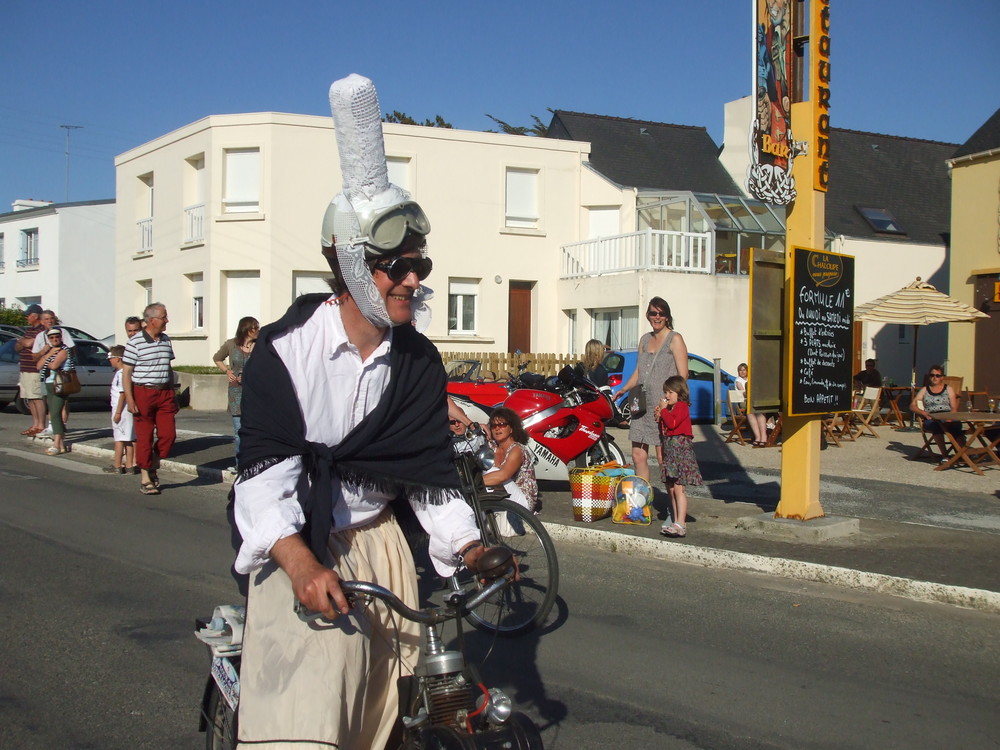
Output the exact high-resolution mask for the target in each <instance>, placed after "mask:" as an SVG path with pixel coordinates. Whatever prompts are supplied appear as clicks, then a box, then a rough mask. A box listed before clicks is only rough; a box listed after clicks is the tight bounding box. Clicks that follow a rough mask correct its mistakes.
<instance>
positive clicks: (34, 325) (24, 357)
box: [14, 305, 45, 437]
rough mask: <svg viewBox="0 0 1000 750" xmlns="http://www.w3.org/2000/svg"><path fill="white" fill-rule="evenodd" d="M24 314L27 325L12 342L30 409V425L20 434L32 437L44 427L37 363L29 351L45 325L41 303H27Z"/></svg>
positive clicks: (23, 391)
mask: <svg viewBox="0 0 1000 750" xmlns="http://www.w3.org/2000/svg"><path fill="white" fill-rule="evenodd" d="M24 314H25V315H26V316H27V318H28V325H27V327H26V328H25V331H24V335H23V336H22V337H21V338H19V339H18V340H17V343H15V344H14V351H16V352H17V353H18V356H19V357H20V362H19V369H20V371H21V380H20V385H21V398H23V399H24V400H25V401H26V402H27V404H28V409H29V411H31V427H29V428H28V429H26V430H24V431H23V432H22V433H21V434H22V435H27V436H29V437H34V436H35V435H37V434H38V433H39V432H41V431H42V430H44V429H45V400H44V399H43V398H42V381H41V379H39V377H38V365H36V364H35V358H34V357H33V356H32V354H31V352H32V347H34V345H35V339H36V338H37V337H38V334H40V333H41V332H42V331H44V330H45V326H43V325H42V306H41V305H28V309H27V310H25V311H24Z"/></svg>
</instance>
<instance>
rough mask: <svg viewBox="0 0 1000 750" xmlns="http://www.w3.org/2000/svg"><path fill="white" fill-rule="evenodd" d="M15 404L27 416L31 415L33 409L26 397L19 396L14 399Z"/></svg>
mask: <svg viewBox="0 0 1000 750" xmlns="http://www.w3.org/2000/svg"><path fill="white" fill-rule="evenodd" d="M14 406H16V407H17V410H18V411H19V412H21V413H22V414H24V415H25V416H31V409H30V408H29V407H28V401H27V400H26V399H23V398H21V397H20V396H18V397H17V399H15V401H14Z"/></svg>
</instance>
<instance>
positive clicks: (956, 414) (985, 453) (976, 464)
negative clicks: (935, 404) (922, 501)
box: [934, 411, 1000, 476]
mask: <svg viewBox="0 0 1000 750" xmlns="http://www.w3.org/2000/svg"><path fill="white" fill-rule="evenodd" d="M934 418H935V419H937V420H939V421H944V420H949V419H950V420H953V421H955V422H965V423H966V424H968V425H969V426H970V427H971V428H972V433H971V434H969V435H966V436H965V445H962V443H961V442H960V441H959V439H958V438H957V437H956V436H955V435H952V434H951V433H950V432H947V431H946V432H945V433H944V434H945V435H947V436H948V439H949V440H951V444H952V445H953V446H954V447H955V455H954V456H952V457H951V458H950V459H948V461H946V462H945V463H943V464H941V465H940V466H937V467H935V471H941V470H942V469H950V468H951V467H952V466H954V465H955V464H957V463H958V462H959V461H965V463H966V464H968V465H969V466H970V467H971V468H972V470H973V471H974V472H976V473H977V474H979V475H980V476H982V475H983V470H982V469H981V468H980V466H981V465H983V464H990V463H992V464H994V465H996V466H1000V456H998V455H997V444H998V443H1000V431H998V432H997V435H996V437H995V438H993V439H992V440H991V439H990V438H988V437H987V436H986V428H987V427H991V426H992V425H993V424H994V423H997V422H1000V414H993V413H991V412H988V411H946V412H936V413H935V414H934Z"/></svg>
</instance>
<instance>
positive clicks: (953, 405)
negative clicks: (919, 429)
mask: <svg viewBox="0 0 1000 750" xmlns="http://www.w3.org/2000/svg"><path fill="white" fill-rule="evenodd" d="M926 382H927V385H925V386H924V387H923V388H921V389H920V390H919V391H917V395H916V397H915V398H914V399H913V413H914V414H918V415H920V416H921V417H922V418H923V420H924V432H926V433H928V434H930V435H933V436H934V442H935V443H937V447H938V450H940V451H941V463H944V462H945V461H947V460H948V459H947V458H945V455H946V454H947V452H948V449H947V447H946V446H945V442H944V433H945V431H946V430H947V431H948V432H949V433H951V434H952V435H954V436H955V437H956V438H957V439H958V440H959V441H960V442H964V440H965V435H964V434H963V433H962V423H961V422H953V421H951V420H945V421H940V420H937V419H935V418H934V415H935V414H940V413H942V412H946V411H958V394H957V393H955V390H954V389H953V388H952V387H951V386H950V385H948V384H947V383H945V382H944V368H943V367H941V365H931V368H930V370H928V373H927V381H926Z"/></svg>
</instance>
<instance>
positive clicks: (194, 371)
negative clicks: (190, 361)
mask: <svg viewBox="0 0 1000 750" xmlns="http://www.w3.org/2000/svg"><path fill="white" fill-rule="evenodd" d="M174 372H186V373H188V374H189V375H225V373H224V372H223V371H222V370H220V369H219V368H218V367H206V366H205V365H178V366H177V367H175V368H174Z"/></svg>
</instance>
